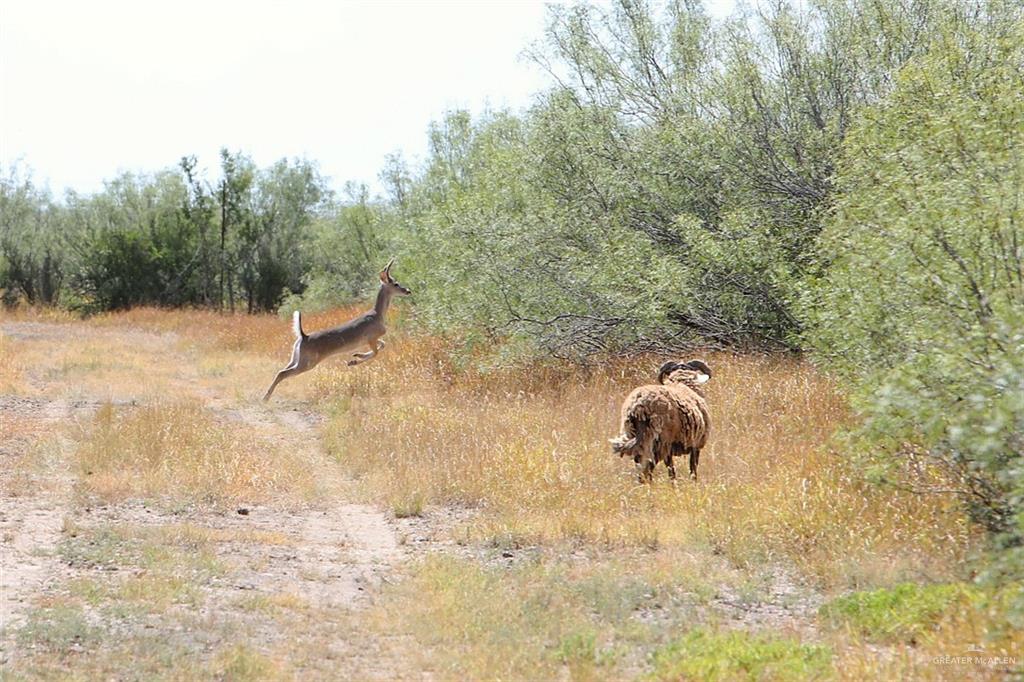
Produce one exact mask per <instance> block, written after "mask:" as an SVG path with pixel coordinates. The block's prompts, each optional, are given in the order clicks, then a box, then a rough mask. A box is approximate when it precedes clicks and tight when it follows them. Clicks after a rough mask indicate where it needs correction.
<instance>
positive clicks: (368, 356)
mask: <svg viewBox="0 0 1024 682" xmlns="http://www.w3.org/2000/svg"><path fill="white" fill-rule="evenodd" d="M367 346H368V347H369V349H370V350H369V352H367V353H353V354H352V357H354V358H356V359H355V360H349V361H348V365H349V367H352V366H353V365H358V364H360V363H363V362H366V361H367V360H372V359H374V358H375V357H377V353H379V352H380V349H381V348H383V347H384V341H383V340H382V339H375V340H374V341H372V342H371V343H369V344H367Z"/></svg>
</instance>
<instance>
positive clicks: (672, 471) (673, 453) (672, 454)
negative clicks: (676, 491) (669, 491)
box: [665, 445, 684, 483]
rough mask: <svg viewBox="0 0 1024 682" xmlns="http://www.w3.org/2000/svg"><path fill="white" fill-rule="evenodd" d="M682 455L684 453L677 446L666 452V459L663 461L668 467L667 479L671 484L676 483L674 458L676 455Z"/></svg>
mask: <svg viewBox="0 0 1024 682" xmlns="http://www.w3.org/2000/svg"><path fill="white" fill-rule="evenodd" d="M683 453H684V450H683V448H681V447H679V446H678V445H673V446H672V449H671V450H669V452H668V459H666V460H665V464H667V465H668V478H669V480H670V481H672V482H673V483H675V482H676V460H675V457H676V455H681V454H683Z"/></svg>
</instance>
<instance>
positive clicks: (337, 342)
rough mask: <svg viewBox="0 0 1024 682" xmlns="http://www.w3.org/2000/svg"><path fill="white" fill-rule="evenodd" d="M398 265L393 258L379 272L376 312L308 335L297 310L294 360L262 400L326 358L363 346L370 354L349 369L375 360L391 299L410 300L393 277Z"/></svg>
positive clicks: (358, 358) (361, 355) (358, 357)
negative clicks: (282, 383)
mask: <svg viewBox="0 0 1024 682" xmlns="http://www.w3.org/2000/svg"><path fill="white" fill-rule="evenodd" d="M394 262H395V259H394V258H392V259H391V261H390V262H389V263H388V264H387V267H385V268H384V269H383V270H381V271H380V291H378V292H377V302H376V303H374V304H373V310H368V311H366V312H365V313H363V314H362V315H360V316H359V317H356V318H353V319H351V320H349V321H348V322H346V323H345V324H343V325H341V326H340V327H332V328H331V329H324V330H322V331H318V332H314V333H313V334H309V335H307V334H306V333H305V332H304V331H302V313H300V312H299V311H298V310H296V311H295V315H294V316H293V317H292V329H294V331H295V337H296V338H295V345H294V346H293V347H292V359H291V360H290V361H289V362H288V365H287V366H286V367H285V368H284V369H282V370H281V371H280V372H278V373H277V376H276V377H274V383H272V384H270V388H268V389H267V393H266V395H264V396H263V400H264V401H267V400H270V395H271V394H272V393H273V392H274V389H275V388H277V385H278V384H279V383H281V382H282V381H283V380H285V379H287V378H288V377H292V376H295V375H297V374H302V373H303V372H308V371H309V370H311V369H313V368H314V367H316V366H317V365H318V364H320V362H321V361H322V360H323V359H324V358H328V357H330V356H332V355H336V354H338V353H342V352H345V351H350V350H355V349H356V348H360V347H362V346H366V347H367V348H369V349H370V350H369V352H367V353H353V354H352V355H353V357H354V358H355V359H354V360H349V361H348V364H349V365H358V364H360V363H362V362H366V361H367V360H372V359H373V358H375V357H376V356H377V353H379V352H380V349H381V348H383V347H384V342H383V341H382V340H381V338H380V337H382V336H384V334H385V333H386V331H387V330H386V329H384V313H385V312H387V309H388V306H389V305H390V304H391V297H392V296H408V295H409V294H410V293H412V292H411V291H409V290H408V289H406V288H405V287H403V286H402V285H401V284H399V283H398V282H396V281H395V278H394V277H392V276H391V265H392V264H393V263H394Z"/></svg>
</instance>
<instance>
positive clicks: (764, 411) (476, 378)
mask: <svg viewBox="0 0 1024 682" xmlns="http://www.w3.org/2000/svg"><path fill="white" fill-rule="evenodd" d="M417 341H418V340H417ZM429 357H430V354H429V353H426V354H422V355H421V354H420V353H419V349H418V347H417V346H416V342H414V341H410V342H408V343H406V344H402V345H401V346H400V347H399V348H398V349H397V350H394V351H392V352H391V355H390V357H389V358H388V360H387V361H382V362H380V363H378V364H376V365H368V366H366V367H365V368H364V369H363V371H361V372H323V373H321V374H319V375H317V378H316V381H317V392H318V394H319V395H320V396H321V397H322V399H324V400H328V401H329V402H331V405H332V409H333V411H334V413H335V415H336V416H335V417H334V419H333V420H332V422H331V426H330V428H329V430H328V432H327V442H328V445H329V447H330V448H331V449H332V452H333V453H334V454H335V455H336V456H337V457H338V458H339V459H340V460H341V461H342V462H343V463H345V465H346V466H347V467H349V468H350V469H351V470H352V471H354V472H355V473H356V474H357V475H358V476H360V477H361V479H362V481H363V482H364V483H365V486H364V487H365V489H366V490H367V491H369V493H368V494H369V495H371V496H372V497H373V498H376V499H384V500H387V501H388V502H389V504H391V505H392V506H393V507H394V508H396V509H402V508H406V507H409V506H413V507H415V506H416V504H417V503H418V502H417V501H419V502H422V503H425V504H432V503H440V504H461V505H471V506H475V507H480V508H482V509H483V511H484V513H483V515H482V517H481V520H480V521H479V522H478V523H477V525H476V527H475V529H474V531H475V533H476V534H477V536H479V537H483V538H486V539H490V540H493V541H495V542H499V543H509V544H522V543H526V544H529V543H536V542H548V541H562V540H572V541H580V542H586V543H602V544H611V545H616V544H627V545H629V544H639V545H647V546H654V545H658V544H668V545H678V544H697V545H701V546H705V547H710V548H711V549H713V550H714V551H716V552H722V553H724V554H725V555H726V556H728V557H729V558H731V559H732V560H733V561H735V562H736V563H737V564H740V565H744V564H750V563H753V562H760V561H765V560H773V559H779V558H785V559H786V560H788V561H791V562H793V563H795V564H796V565H798V566H799V567H800V568H801V569H803V570H804V571H805V572H806V573H807V574H809V575H810V576H812V577H814V578H815V579H817V580H818V581H819V582H820V583H822V584H827V585H836V584H844V585H850V586H858V585H871V584H878V583H884V582H886V581H888V580H892V579H895V578H896V577H898V576H914V577H919V578H920V577H929V576H937V575H947V574H949V573H950V572H951V571H953V569H954V567H955V565H956V564H957V562H958V561H960V560H961V559H962V558H963V557H964V555H965V552H966V551H967V550H968V549H969V547H970V546H971V541H972V531H971V528H970V526H969V524H968V522H967V521H966V519H965V517H964V516H963V515H962V514H961V513H960V512H959V510H958V508H957V507H956V506H955V504H954V503H953V501H951V500H948V499H942V498H935V497H920V496H914V495H910V494H905V493H900V492H897V491H892V490H883V489H879V488H875V487H872V486H869V485H867V484H865V483H863V482H862V481H860V479H859V478H858V475H857V473H858V472H857V471H856V470H854V469H853V468H852V467H851V466H850V465H849V464H848V463H847V461H846V460H844V459H843V458H842V457H841V456H839V455H837V454H835V453H833V452H831V451H830V449H829V439H830V437H831V435H832V434H833V433H834V431H835V430H836V428H837V427H839V426H840V425H841V424H842V423H843V420H844V419H845V417H846V413H845V407H844V403H843V400H842V398H841V397H840V395H839V394H838V392H837V390H836V387H835V386H833V385H832V384H831V383H830V382H829V381H828V380H826V379H825V378H823V377H822V376H821V375H820V374H818V373H817V372H815V371H814V370H813V369H812V368H811V367H810V366H808V365H806V364H803V363H800V362H798V361H794V360H791V359H782V358H765V357H737V356H729V355H711V356H710V357H708V360H709V362H710V364H711V366H712V368H713V369H714V370H715V376H714V379H713V380H712V383H711V384H710V388H709V395H708V399H709V404H710V406H711V410H712V419H713V422H714V426H713V434H712V437H711V440H710V443H709V447H708V448H707V449H706V450H705V451H704V453H703V454H702V457H701V466H700V479H701V480H700V481H699V482H698V483H690V482H687V481H682V480H681V481H680V482H679V484H678V485H677V486H676V487H672V486H670V485H669V484H668V482H667V474H666V472H665V469H664V468H659V469H658V470H657V471H656V480H655V483H654V485H651V486H638V485H637V484H636V483H635V478H634V473H633V468H632V463H631V462H628V461H625V460H620V459H619V458H616V457H614V456H612V455H611V453H610V449H609V446H608V444H607V439H608V438H609V437H610V436H612V435H615V434H616V433H617V430H618V427H619V423H618V411H619V403H620V401H621V399H622V398H623V397H624V396H625V395H626V393H627V392H628V391H629V390H630V389H631V388H633V387H634V386H636V385H638V384H641V383H646V382H648V381H650V377H652V376H653V372H654V371H655V368H656V367H657V364H658V361H657V360H656V359H653V358H647V359H640V360H636V361H632V362H629V363H626V362H615V363H610V364H609V365H607V366H605V367H602V368H600V369H598V370H594V371H590V372H583V371H566V370H561V371H559V370H554V369H542V370H540V371H537V372H520V377H519V379H520V380H518V381H515V380H511V377H510V376H508V373H506V375H505V376H500V375H499V376H497V377H494V376H485V375H479V374H474V373H472V372H464V373H463V374H462V375H460V376H452V375H451V374H450V373H448V372H446V369H447V368H446V367H445V366H444V363H437V362H436V361H435V362H432V361H431V360H430V359H429ZM410 501H412V502H410Z"/></svg>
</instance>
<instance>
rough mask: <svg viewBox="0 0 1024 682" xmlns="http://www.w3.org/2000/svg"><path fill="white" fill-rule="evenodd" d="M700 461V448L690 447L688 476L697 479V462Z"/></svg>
mask: <svg viewBox="0 0 1024 682" xmlns="http://www.w3.org/2000/svg"><path fill="white" fill-rule="evenodd" d="M698 463H700V449H698V448H690V478H691V479H693V480H694V481H696V480H697V464H698Z"/></svg>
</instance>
